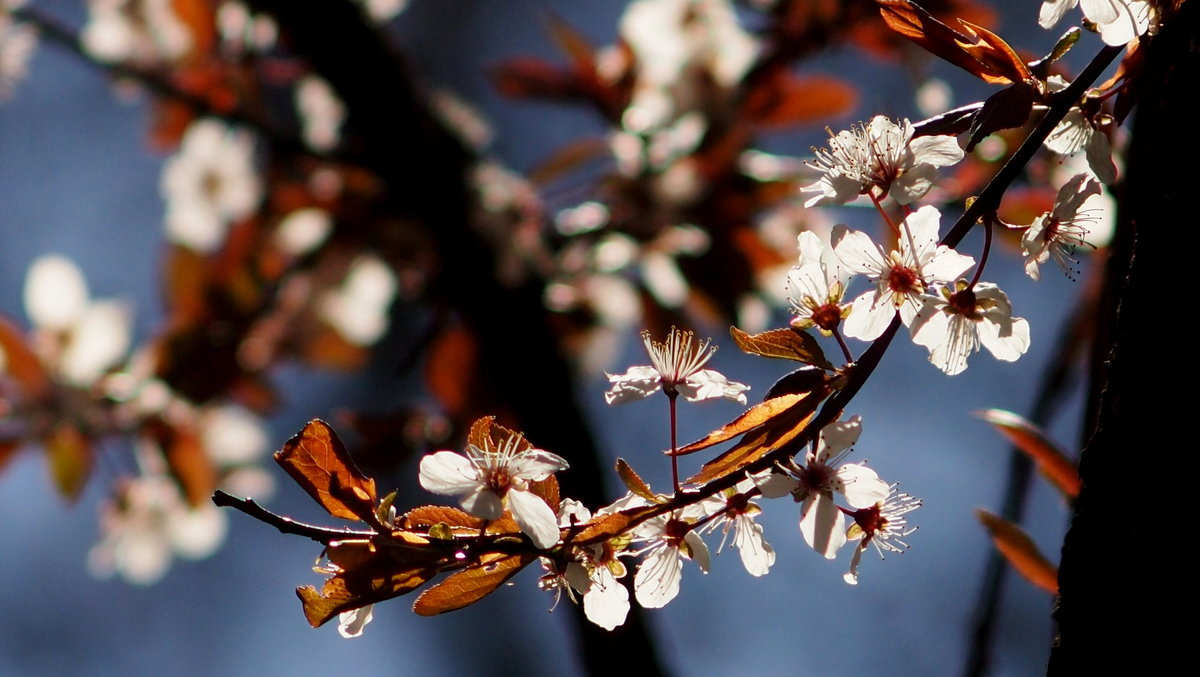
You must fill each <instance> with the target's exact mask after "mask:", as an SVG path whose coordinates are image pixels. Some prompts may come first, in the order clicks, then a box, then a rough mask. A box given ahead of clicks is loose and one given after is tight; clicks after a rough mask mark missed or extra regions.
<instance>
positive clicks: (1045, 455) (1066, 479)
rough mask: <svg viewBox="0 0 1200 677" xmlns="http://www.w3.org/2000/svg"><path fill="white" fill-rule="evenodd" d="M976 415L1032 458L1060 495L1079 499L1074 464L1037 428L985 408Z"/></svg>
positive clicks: (1026, 421) (1080, 483)
mask: <svg viewBox="0 0 1200 677" xmlns="http://www.w3.org/2000/svg"><path fill="white" fill-rule="evenodd" d="M976 414H977V415H978V416H979V417H980V418H982V419H983V420H985V421H987V422H988V423H991V424H992V425H993V426H995V427H996V430H999V431H1000V433H1001V434H1002V435H1004V436H1005V437H1007V438H1008V441H1009V442H1012V443H1013V445H1014V446H1016V447H1017V448H1018V449H1020V450H1021V451H1023V452H1025V453H1026V454H1027V455H1028V456H1029V457H1030V458H1032V459H1033V462H1034V463H1036V464H1037V467H1038V470H1040V471H1041V472H1042V474H1043V475H1045V476H1046V479H1048V480H1050V482H1051V484H1053V485H1054V486H1055V487H1056V488H1057V489H1058V490H1059V491H1060V492H1062V494H1063V495H1064V496H1066V497H1067V498H1068V499H1074V498H1076V497H1077V496H1079V489H1080V487H1081V486H1082V482H1080V480H1079V471H1078V470H1077V469H1076V467H1075V462H1074V461H1072V460H1071V459H1070V457H1068V456H1067V453H1066V452H1065V451H1063V450H1062V449H1060V448H1059V447H1058V445H1056V444H1054V443H1053V442H1051V441H1050V439H1049V438H1047V437H1046V435H1045V433H1043V432H1042V429H1041V428H1039V427H1037V426H1036V425H1034V424H1033V423H1030V422H1029V421H1028V420H1026V419H1025V418H1024V417H1022V416H1020V415H1018V414H1014V413H1012V412H1011V411H1005V410H1003V409H985V410H982V411H979V412H976Z"/></svg>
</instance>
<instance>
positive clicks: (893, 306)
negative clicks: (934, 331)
mask: <svg viewBox="0 0 1200 677" xmlns="http://www.w3.org/2000/svg"><path fill="white" fill-rule="evenodd" d="M940 219H941V214H939V213H938V211H937V209H935V208H933V207H930V206H926V207H921V208H920V209H918V210H917V211H915V212H913V213H912V214H910V215H909V216H908V217H907V218H906V219H904V221H903V223H901V224H900V238H899V239H900V242H899V249H898V250H893V251H892V252H890V253H885V252H884V251H883V249H882V248H881V247H878V246H876V245H875V243H874V242H872V241H871V238H870V236H868V235H867V234H866V233H863V232H861V231H856V230H852V231H849V232H847V233H846V234H845V235H844V236H843V237H842V238H841V240H840V241H839V242H838V243H837V245H836V246H835V247H834V251H835V252H836V253H837V257H838V259H840V260H841V262H842V263H843V264H844V265H845V266H846V268H847V270H849V271H850V272H852V273H860V274H863V275H866V276H868V277H869V278H871V279H872V280H875V282H876V287H875V289H873V290H870V291H867V292H865V293H864V294H862V295H860V296H859V297H858V298H856V299H854V302H853V304H852V305H851V307H850V315H849V316H848V317H847V318H846V334H847V335H849V336H853V337H854V338H857V339H862V340H864V341H872V340H874V339H876V338H878V337H879V335H880V334H882V333H883V330H884V329H886V328H887V326H888V323H890V322H891V321H892V317H893V316H895V314H896V312H897V311H898V312H899V313H900V319H901V320H902V321H903V322H904V325H905V326H907V327H910V328H911V326H912V321H913V318H915V317H916V315H917V311H918V310H919V309H920V308H921V305H922V303H923V295H924V294H925V293H926V291H927V290H928V289H929V288H930V287H931V286H933V285H936V284H945V283H947V282H951V281H953V280H955V279H957V278H958V277H959V276H960V275H962V274H963V273H964V272H966V271H967V269H969V268H970V267H971V266H973V265H974V264H975V260H974V259H972V258H971V257H970V256H966V255H963V254H959V253H958V252H956V251H954V250H953V249H951V248H949V247H947V246H945V245H939V244H938V243H937V242H938V229H939V221H940Z"/></svg>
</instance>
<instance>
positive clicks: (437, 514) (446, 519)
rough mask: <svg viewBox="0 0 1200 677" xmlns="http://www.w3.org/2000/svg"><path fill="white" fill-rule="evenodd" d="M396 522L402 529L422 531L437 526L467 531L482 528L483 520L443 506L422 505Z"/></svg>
mask: <svg viewBox="0 0 1200 677" xmlns="http://www.w3.org/2000/svg"><path fill="white" fill-rule="evenodd" d="M396 521H397V526H399V527H401V528H404V529H424V528H428V527H431V526H435V525H437V524H445V525H447V526H450V527H464V528H467V529H479V528H480V527H482V526H483V520H481V519H479V518H478V517H475V516H474V515H471V514H469V513H466V512H463V511H462V510H459V509H458V508H451V507H449V506H445V505H423V506H421V507H419V508H413V509H412V510H409V511H408V512H406V513H404V514H403V515H401V516H400V518H399V519H397V520H396Z"/></svg>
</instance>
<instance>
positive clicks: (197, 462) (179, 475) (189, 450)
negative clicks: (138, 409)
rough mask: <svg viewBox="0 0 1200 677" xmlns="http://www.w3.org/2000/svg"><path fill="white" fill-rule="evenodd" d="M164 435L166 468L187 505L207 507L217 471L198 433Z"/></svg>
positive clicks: (193, 431) (214, 485)
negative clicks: (168, 468) (168, 469)
mask: <svg viewBox="0 0 1200 677" xmlns="http://www.w3.org/2000/svg"><path fill="white" fill-rule="evenodd" d="M163 432H164V435H165V436H166V439H165V440H163V446H164V448H165V450H166V454H167V465H168V466H169V467H170V468H171V475H172V476H173V477H174V478H175V481H176V482H178V483H179V486H180V488H182V489H183V495H184V497H186V498H187V502H188V505H190V506H192V507H193V508H195V507H199V506H201V505H205V504H207V503H208V502H209V501H210V500H212V499H211V498H210V497H211V496H212V493H213V491H214V490H215V489H216V488H217V469H216V466H214V465H213V462H212V458H211V457H209V455H208V453H207V452H206V451H205V450H204V445H203V443H202V441H201V439H200V435H199V433H197V432H196V431H195V430H184V429H178V428H176V429H171V430H166V431H163Z"/></svg>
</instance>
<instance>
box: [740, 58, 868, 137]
mask: <svg viewBox="0 0 1200 677" xmlns="http://www.w3.org/2000/svg"><path fill="white" fill-rule="evenodd" d="M857 101H858V92H857V91H856V90H855V89H854V87H853V86H851V85H850V84H849V83H847V82H845V81H844V80H839V79H838V78H833V77H828V76H820V75H813V76H807V77H805V76H799V75H795V74H794V73H791V72H790V71H786V70H782V71H780V75H779V76H778V77H777V78H776V79H775V80H774V81H773V82H771V83H770V85H769V86H763V87H759V88H757V89H756V90H755V91H754V92H752V93H751V94H750V97H749V99H748V100H747V102H746V108H747V111H746V114H747V116H749V118H750V120H751V121H752V122H753V123H754V124H757V125H761V126H764V127H788V126H792V125H798V124H802V123H805V122H812V121H813V120H827V119H829V118H832V117H837V116H839V115H843V114H845V113H846V112H847V111H849V110H850V109H852V108H854V105H855V104H856V103H857Z"/></svg>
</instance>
